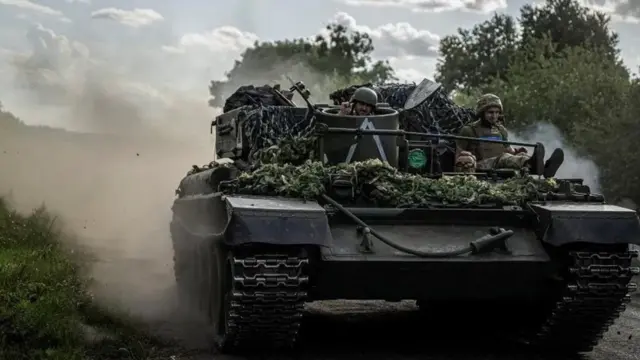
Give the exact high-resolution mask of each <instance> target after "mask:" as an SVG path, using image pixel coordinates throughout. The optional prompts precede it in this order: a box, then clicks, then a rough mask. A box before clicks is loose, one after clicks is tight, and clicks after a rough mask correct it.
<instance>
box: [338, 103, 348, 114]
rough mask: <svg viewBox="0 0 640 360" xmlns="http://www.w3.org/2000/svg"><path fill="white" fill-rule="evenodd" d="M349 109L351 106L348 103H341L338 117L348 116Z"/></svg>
mask: <svg viewBox="0 0 640 360" xmlns="http://www.w3.org/2000/svg"><path fill="white" fill-rule="evenodd" d="M350 109H351V104H349V103H348V102H343V103H342V104H340V115H348V114H349V110H350Z"/></svg>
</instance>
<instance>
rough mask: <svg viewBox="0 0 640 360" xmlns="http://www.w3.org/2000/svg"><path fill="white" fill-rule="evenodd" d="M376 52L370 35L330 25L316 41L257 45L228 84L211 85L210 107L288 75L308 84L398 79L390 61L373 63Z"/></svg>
mask: <svg viewBox="0 0 640 360" xmlns="http://www.w3.org/2000/svg"><path fill="white" fill-rule="evenodd" d="M373 50H374V47H373V44H372V40H371V37H370V36H369V35H368V34H366V33H362V32H358V31H353V32H350V31H348V29H347V28H346V27H345V26H343V25H340V24H330V25H328V26H327V27H326V34H319V35H317V36H316V37H315V38H314V39H313V40H308V39H294V40H284V41H276V42H256V43H255V44H254V46H253V47H251V48H249V49H247V50H246V51H245V52H244V53H243V54H242V59H241V60H239V61H236V62H235V64H234V66H233V68H232V69H231V70H230V71H228V72H227V73H226V74H225V75H226V76H227V80H226V81H212V82H211V86H210V93H211V95H212V96H213V97H214V99H213V101H212V102H210V104H211V105H212V106H221V105H222V103H223V102H224V99H225V98H226V96H227V95H229V94H230V93H231V92H233V91H235V90H236V89H237V88H238V87H239V86H242V85H248V84H255V83H258V84H259V85H263V84H264V83H270V82H274V81H281V80H282V77H283V75H285V74H289V75H291V76H292V77H296V78H297V79H296V80H303V81H305V82H317V81H325V80H326V78H327V77H335V78H339V79H344V80H345V81H359V82H369V81H371V82H384V81H388V80H392V79H394V76H393V75H394V72H393V69H392V68H391V66H390V65H389V63H388V62H387V61H377V62H373V61H372V59H371V53H372V52H373Z"/></svg>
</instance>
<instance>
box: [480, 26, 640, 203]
mask: <svg viewBox="0 0 640 360" xmlns="http://www.w3.org/2000/svg"><path fill="white" fill-rule="evenodd" d="M559 47H560V45H558V44H557V43H554V42H553V40H552V39H551V38H550V37H546V38H543V39H540V40H537V41H535V42H531V43H529V44H528V45H527V46H526V47H524V48H523V49H522V50H521V51H520V52H519V54H518V56H517V57H515V58H514V59H513V61H512V63H511V64H510V65H509V67H510V70H509V74H508V80H507V81H505V80H503V79H495V80H494V82H493V83H492V84H490V85H489V86H488V89H487V90H489V91H494V92H497V93H500V94H501V97H502V100H503V103H504V106H505V118H506V121H507V125H508V126H509V127H510V128H511V129H514V130H515V129H523V128H526V127H527V126H530V125H534V124H538V123H541V122H548V123H551V124H553V125H555V126H556V127H557V128H558V129H559V130H560V131H561V132H562V134H563V135H564V137H565V138H566V139H567V140H568V142H569V143H570V145H571V146H572V147H574V148H576V149H577V150H578V151H579V152H581V153H582V154H588V155H589V156H590V157H592V158H593V160H594V161H595V162H596V164H597V165H598V166H599V170H600V180H601V182H602V183H603V190H604V191H605V194H607V195H608V196H611V197H620V196H630V197H631V198H632V199H633V200H634V201H636V202H638V201H640V190H639V189H638V188H637V185H636V184H637V182H634V181H635V180H637V179H638V177H639V176H640V159H639V158H637V157H634V156H624V154H632V153H634V152H635V147H636V145H635V144H636V143H637V138H638V135H640V125H638V123H637V120H636V114H637V111H638V110H639V109H638V108H639V107H640V106H639V105H638V100H640V87H639V86H638V85H637V81H633V82H632V81H631V80H630V78H629V76H628V73H627V72H626V70H625V69H622V68H620V67H619V66H617V64H616V63H614V62H612V61H611V59H610V56H609V54H607V52H606V51H604V50H603V49H597V48H595V49H590V48H584V47H564V49H562V50H560V49H559ZM548 53H557V54H558V55H560V56H556V57H551V58H549V57H546V56H545V54H548ZM634 179H635V180H634Z"/></svg>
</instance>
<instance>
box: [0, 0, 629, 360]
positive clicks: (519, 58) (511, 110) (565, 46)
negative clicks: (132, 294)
mask: <svg viewBox="0 0 640 360" xmlns="http://www.w3.org/2000/svg"><path fill="white" fill-rule="evenodd" d="M609 21H610V20H609V18H608V17H606V16H605V15H603V14H599V13H596V12H593V11H588V10H587V9H586V8H583V7H582V6H580V4H579V3H578V2H577V1H575V0H548V1H547V2H546V4H545V5H544V6H542V7H539V8H537V7H533V6H531V5H525V6H524V7H523V8H522V9H521V12H520V18H519V19H514V18H513V17H511V16H508V15H505V14H496V15H495V16H494V17H492V18H491V19H489V20H487V21H485V22H483V23H481V24H478V25H476V26H475V27H473V28H472V29H460V30H459V31H458V33H457V34H454V35H451V36H447V37H445V38H444V39H443V40H442V42H441V44H440V54H441V59H440V60H439V65H438V68H437V73H436V76H435V78H436V80H437V81H439V82H442V83H443V84H444V86H445V87H446V89H448V90H456V95H455V100H456V101H458V102H459V103H460V104H465V105H472V104H473V103H474V101H475V98H476V96H478V95H479V94H481V93H483V92H486V91H492V92H494V93H496V94H498V95H499V96H501V97H502V99H503V102H504V104H505V111H506V114H505V115H506V119H507V125H508V126H509V127H510V129H512V130H516V131H517V130H522V129H525V128H526V127H528V126H530V125H533V124H536V123H538V122H541V121H543V122H549V123H551V124H553V125H555V126H556V127H557V128H558V129H560V130H561V132H562V134H563V135H564V136H565V138H566V139H567V140H568V142H569V145H571V146H572V147H573V148H575V149H577V150H578V151H579V152H580V153H581V154H582V155H588V156H590V157H592V158H593V159H594V161H595V162H596V164H597V165H598V167H599V169H600V176H601V179H600V180H601V183H602V184H603V188H604V193H605V195H606V196H607V197H608V198H609V199H610V200H612V201H615V200H617V199H619V198H622V197H626V198H630V199H631V200H633V201H634V202H636V203H640V187H638V186H637V183H638V180H640V157H639V156H637V155H636V153H637V152H638V150H637V147H636V146H634V145H635V143H636V141H637V138H638V137H639V136H638V135H639V134H640V123H639V122H638V121H637V119H636V117H637V114H639V113H640V81H639V80H638V79H635V78H632V77H631V75H630V74H629V70H628V69H626V68H625V67H624V65H623V64H622V61H621V60H620V57H619V49H618V48H617V45H618V40H617V35H616V34H614V33H612V32H611V30H610V29H609ZM518 23H519V25H520V26H519V27H518V26H517V25H518ZM569 23H571V24H572V26H566V24H569ZM518 28H520V30H518ZM327 31H328V34H329V35H330V38H331V40H330V41H327V39H326V38H324V37H320V36H319V37H317V38H316V39H314V40H313V41H308V40H303V39H297V40H285V41H280V42H276V43H256V44H255V47H253V48H251V49H248V50H247V51H246V52H245V53H244V54H243V59H242V61H238V62H236V63H235V64H234V66H233V68H232V69H231V70H230V71H229V73H228V77H229V79H228V80H227V81H216V82H212V83H211V87H210V93H211V95H212V96H213V97H214V99H213V100H212V102H211V105H212V106H221V105H222V103H223V102H224V96H222V95H224V94H229V93H231V92H233V91H234V90H236V89H237V88H238V87H239V86H241V85H247V84H248V81H249V80H255V79H257V78H259V79H264V82H265V83H268V82H272V81H282V80H283V79H282V73H283V71H281V70H282V69H291V66H293V67H296V66H298V67H299V66H302V67H303V68H305V69H310V70H312V71H311V72H315V73H317V74H318V75H322V76H318V77H317V80H318V81H319V82H318V83H313V82H312V80H310V79H307V78H302V80H303V81H305V82H306V83H307V85H309V87H310V88H311V90H312V91H314V85H315V86H319V85H318V84H320V85H321V86H322V88H323V89H327V88H331V89H332V90H335V89H337V88H338V87H342V86H346V85H350V84H353V83H363V82H369V81H371V82H385V81H390V80H393V79H394V71H393V69H392V68H391V67H390V66H389V64H388V63H386V62H377V63H373V62H372V60H371V53H372V51H373V45H372V42H371V38H370V37H368V36H367V35H366V34H363V33H357V32H356V33H354V34H348V33H347V31H346V29H345V28H344V27H342V26H340V25H336V24H333V25H329V26H328V28H327ZM365 65H366V66H365ZM365 68H366V69H367V70H363V69H365ZM320 79H321V81H320ZM419 80H421V79H416V81H419ZM255 85H262V84H255ZM324 101H326V99H324ZM44 130H46V131H44ZM18 131H20V132H21V133H22V134H23V135H24V134H26V135H24V136H34V137H35V136H43V135H42V134H43V133H46V135H45V136H60V137H62V136H64V137H65V138H66V139H67V141H68V142H79V143H80V142H84V141H87V140H86V139H87V137H88V135H73V136H71V135H64V134H63V132H62V131H54V130H52V129H43V128H33V127H27V126H25V125H24V124H23V123H22V122H20V120H18V119H17V118H15V117H14V116H12V115H11V114H10V113H9V112H6V111H3V110H2V108H1V107H0V134H3V135H4V136H5V137H6V136H11V134H12V133H14V132H18ZM205 131H207V130H206V129H204V128H203V133H204V132H205ZM27 133H28V134H27ZM0 136H2V135H0ZM302 175H303V174H301V176H302ZM280 179H281V178H279V179H274V181H280ZM244 180H246V181H249V180H250V179H244ZM272 185H274V186H275V185H277V184H276V183H275V182H274V184H272ZM288 186H289V188H288V189H285V190H286V191H294V190H295V191H298V190H296V189H294V190H291V189H293V188H292V187H291V186H290V185H288ZM311 190H313V189H311ZM311 190H309V189H306V190H304V191H311ZM53 220H54V219H53V218H51V217H50V216H49V215H48V214H47V212H46V211H44V210H43V209H39V210H37V211H35V212H34V213H33V214H31V215H30V216H26V217H25V216H22V215H20V214H17V213H15V212H13V211H11V210H10V209H9V208H8V207H7V205H6V203H4V202H0V297H1V299H0V334H1V335H0V339H1V340H0V348H2V351H1V352H0V354H1V355H0V356H1V357H3V358H6V359H16V360H17V359H45V358H47V359H64V360H73V359H80V358H83V357H85V356H87V357H89V358H138V359H143V358H148V357H150V356H152V355H150V354H149V351H150V350H149V349H151V348H153V344H154V341H153V340H152V339H149V338H147V337H145V336H143V335H141V334H140V333H138V332H137V330H135V329H136V328H138V327H137V326H134V325H133V324H129V323H127V322H122V321H116V320H114V319H118V318H120V319H122V318H127V317H126V316H125V317H122V316H113V315H112V314H111V313H110V312H106V311H104V310H102V309H100V308H98V307H97V305H96V304H94V303H92V301H91V298H90V296H89V294H87V291H86V288H87V287H86V283H85V281H84V280H83V279H82V278H81V277H80V267H79V266H80V265H81V262H80V259H77V258H72V257H70V255H69V253H68V252H66V251H65V249H64V248H63V247H62V245H61V242H60V241H59V240H60V237H61V236H62V235H61V234H60V233H58V232H56V231H55V227H54V226H52V222H53ZM86 326H93V327H97V328H99V329H101V330H102V331H105V332H106V334H107V336H106V339H102V340H101V341H99V342H98V343H97V344H96V343H94V342H88V341H86V339H85V335H86V330H83V328H84V327H86ZM122 349H125V350H122Z"/></svg>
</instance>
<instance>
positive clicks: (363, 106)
mask: <svg viewBox="0 0 640 360" xmlns="http://www.w3.org/2000/svg"><path fill="white" fill-rule="evenodd" d="M377 104H378V94H376V92H375V91H373V89H370V88H368V87H361V88H358V89H357V90H356V91H355V92H354V93H353V96H351V100H350V101H349V102H345V103H342V105H341V106H340V113H339V114H340V115H358V116H367V115H373V114H374V111H375V110H376V105H377Z"/></svg>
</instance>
